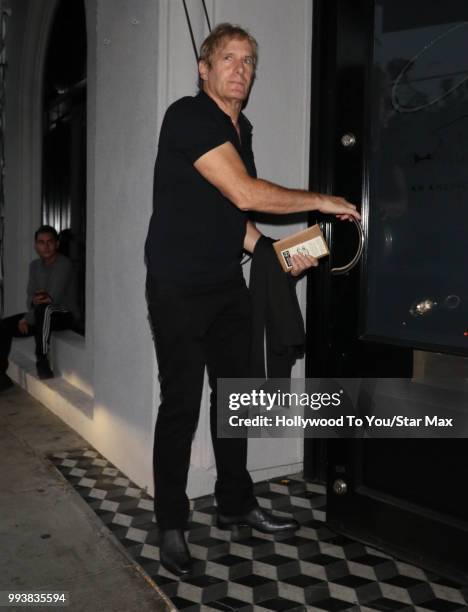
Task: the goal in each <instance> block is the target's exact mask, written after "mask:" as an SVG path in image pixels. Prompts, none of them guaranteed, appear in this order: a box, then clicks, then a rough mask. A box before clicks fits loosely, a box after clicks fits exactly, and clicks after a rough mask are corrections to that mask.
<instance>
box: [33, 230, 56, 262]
mask: <svg viewBox="0 0 468 612" xmlns="http://www.w3.org/2000/svg"><path fill="white" fill-rule="evenodd" d="M35 247H36V253H37V254H38V255H39V257H40V258H41V259H44V260H45V261H47V260H50V259H53V258H54V257H55V255H56V253H57V250H58V247H59V242H58V240H56V239H55V237H54V235H53V234H38V235H37V238H36V242H35Z"/></svg>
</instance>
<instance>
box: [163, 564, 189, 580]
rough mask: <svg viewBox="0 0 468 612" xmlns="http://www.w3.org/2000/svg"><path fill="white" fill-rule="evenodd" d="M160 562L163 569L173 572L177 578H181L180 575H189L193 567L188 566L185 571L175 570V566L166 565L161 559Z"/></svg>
mask: <svg viewBox="0 0 468 612" xmlns="http://www.w3.org/2000/svg"><path fill="white" fill-rule="evenodd" d="M160 563H161V565H162V566H163V568H164V569H165V570H167V571H168V572H170V573H171V574H174V576H178V577H179V578H182V577H185V576H190V574H191V573H192V571H193V567H190V569H188V570H186V571H177V570H176V569H175V568H173V567H170V566H169V565H166V563H164V562H163V561H160Z"/></svg>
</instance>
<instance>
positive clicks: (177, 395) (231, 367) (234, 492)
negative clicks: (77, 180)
mask: <svg viewBox="0 0 468 612" xmlns="http://www.w3.org/2000/svg"><path fill="white" fill-rule="evenodd" d="M147 299H148V307H149V314H150V321H151V324H152V329H153V334H154V340H155V347H156V355H157V359H158V365H159V376H160V384H161V405H160V407H159V413H158V418H157V422H156V430H155V437H154V455H153V465H154V478H155V512H156V519H157V522H158V524H159V526H160V527H161V528H163V529H171V528H183V527H184V526H185V523H186V521H187V518H188V514H189V501H188V498H187V495H186V492H185V489H186V485H187V476H188V470H189V465H190V451H191V444H192V439H193V436H194V433H195V430H196V427H197V422H198V417H199V412H200V401H201V395H202V389H203V376H204V370H205V366H206V367H207V370H208V377H209V382H210V386H211V390H212V391H211V405H210V425H211V438H212V442H213V449H214V455H215V460H216V469H217V481H216V486H215V496H216V501H217V505H218V509H219V512H221V513H222V514H229V515H233V514H242V513H244V512H248V511H249V510H251V509H252V508H253V507H254V506H255V505H256V501H255V498H254V496H253V487H252V480H251V478H250V475H249V473H248V471H247V467H246V464H247V440H246V439H226V438H220V439H218V438H217V435H216V422H217V419H216V416H217V415H216V380H217V378H228V377H232V378H234V377H236V378H246V377H248V376H249V371H248V370H249V366H248V356H249V349H250V317H251V307H250V294H249V292H248V289H247V287H246V286H245V282H244V280H243V279H240V280H236V281H232V282H229V283H225V284H220V285H214V286H213V285H211V286H209V287H195V288H189V289H186V288H180V287H175V286H171V285H162V284H160V283H159V282H157V281H155V280H154V279H152V278H151V276H148V279H147Z"/></svg>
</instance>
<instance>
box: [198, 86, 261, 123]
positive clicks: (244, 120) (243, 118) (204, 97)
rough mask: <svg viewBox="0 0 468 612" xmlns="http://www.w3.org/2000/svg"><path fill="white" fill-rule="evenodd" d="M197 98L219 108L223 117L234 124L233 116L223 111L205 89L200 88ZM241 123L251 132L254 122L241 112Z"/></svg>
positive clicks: (216, 108) (214, 107)
mask: <svg viewBox="0 0 468 612" xmlns="http://www.w3.org/2000/svg"><path fill="white" fill-rule="evenodd" d="M197 98H199V100H200V101H201V102H202V103H203V104H206V105H207V106H209V107H211V108H213V109H215V110H217V111H218V112H219V113H221V114H222V115H223V117H224V118H225V119H226V121H229V123H230V124H231V125H232V121H231V117H230V116H229V115H228V114H227V113H225V112H224V111H223V109H222V108H220V107H219V106H218V105H217V103H216V102H215V101H214V100H213V98H212V97H211V96H209V95H208V94H207V93H206V92H205V91H203V89H200V91H199V92H198V94H197ZM239 123H240V124H242V126H243V127H244V128H245V129H246V130H247V131H249V132H251V131H252V124H251V123H250V121H249V120H248V119H247V117H246V116H245V115H244V113H240V114H239Z"/></svg>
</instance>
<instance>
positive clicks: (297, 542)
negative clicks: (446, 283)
mask: <svg viewBox="0 0 468 612" xmlns="http://www.w3.org/2000/svg"><path fill="white" fill-rule="evenodd" d="M49 459H50V460H51V461H52V462H53V463H54V465H55V466H56V467H57V469H58V470H59V471H60V472H61V473H62V475H63V476H64V477H65V478H66V479H67V480H68V482H70V483H71V485H72V486H73V487H74V488H75V489H76V491H77V492H78V493H79V494H80V495H81V496H82V498H83V499H84V500H86V502H87V503H88V504H89V506H90V507H91V508H92V509H93V510H94V512H95V513H96V514H97V515H98V516H99V517H100V519H101V520H102V522H103V523H104V524H105V525H106V526H107V528H108V529H110V530H111V532H112V533H113V534H114V536H115V537H116V538H117V539H118V540H119V541H120V542H121V544H122V545H123V546H124V547H125V548H126V549H127V552H128V553H129V555H130V556H131V557H132V558H133V559H134V560H135V561H136V562H137V563H138V564H139V565H140V566H141V568H142V569H143V570H144V571H145V572H146V574H147V575H148V576H149V577H150V578H151V579H152V580H153V581H154V582H155V583H156V584H157V585H158V587H159V588H160V589H161V590H162V591H163V592H164V593H165V594H166V595H167V596H168V597H169V598H170V599H171V601H172V603H173V605H174V607H175V608H177V609H178V610H184V611H185V612H195V611H199V610H206V611H215V610H223V611H227V610H229V611H231V610H239V611H242V612H247V611H253V612H256V611H258V612H264V611H267V610H276V611H278V612H299V611H304V610H316V611H326V610H329V611H340V612H341V611H345V610H348V611H356V612H358V611H362V612H372V611H388V612H390V611H391V612H393V611H396V610H398V611H401V612H409V611H413V610H414V611H416V612H460V611H462V610H465V611H467V610H468V604H467V602H468V590H467V589H466V588H463V587H459V586H458V585H457V584H455V583H452V582H449V581H447V580H445V579H440V578H437V577H436V576H435V575H433V574H430V573H429V572H426V571H423V570H421V569H418V568H417V567H415V566H412V565H409V564H407V563H403V562H400V561H397V560H395V559H393V558H392V557H389V556H388V555H386V554H384V553H382V552H380V551H377V550H374V549H372V548H370V547H368V546H364V545H363V544H359V543H357V542H353V541H352V540H350V539H348V538H345V537H343V536H339V535H336V534H334V533H333V532H332V531H330V529H328V527H327V526H326V524H325V502H326V497H325V490H324V487H323V486H322V485H318V484H313V483H308V482H305V481H304V480H302V478H301V476H300V475H295V476H288V477H286V478H284V479H281V478H276V479H272V480H270V481H266V482H261V483H257V484H256V485H255V493H256V496H257V499H258V502H259V504H260V505H261V506H262V507H264V508H268V509H271V510H273V511H274V512H275V513H277V514H278V515H279V516H281V515H283V514H284V515H289V516H294V518H296V519H297V520H298V521H299V522H300V524H301V528H300V530H299V531H296V532H295V533H294V534H293V533H289V534H283V535H282V536H281V537H280V536H271V535H265V534H261V533H258V532H256V531H254V530H252V529H250V528H242V529H235V530H233V531H222V530H219V529H217V527H215V526H214V521H215V513H216V507H215V504H214V500H213V497H212V496H211V495H209V496H205V497H202V498H198V499H195V500H193V501H192V502H191V515H190V524H189V531H188V534H187V536H188V541H189V546H190V551H191V553H192V556H193V557H194V559H195V560H196V563H195V570H194V572H193V574H192V575H191V576H190V577H187V578H184V579H182V580H179V579H176V578H175V577H174V576H173V575H172V574H170V573H169V572H167V571H166V570H165V569H164V568H163V567H162V566H161V565H160V563H159V550H158V528H157V525H156V523H155V522H154V514H153V500H152V498H151V497H150V496H149V495H148V494H147V493H146V492H145V491H143V490H141V489H139V488H138V487H137V486H136V485H134V484H133V483H132V482H130V480H128V478H126V477H125V476H124V475H123V474H122V473H121V472H119V470H117V469H116V468H115V467H114V466H113V465H112V464H111V463H109V462H108V461H107V460H106V459H104V458H103V457H102V456H101V455H99V453H97V452H96V451H94V450H91V449H79V450H76V451H68V452H63V453H54V454H53V455H51V456H50V457H49ZM467 554H468V553H467Z"/></svg>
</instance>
